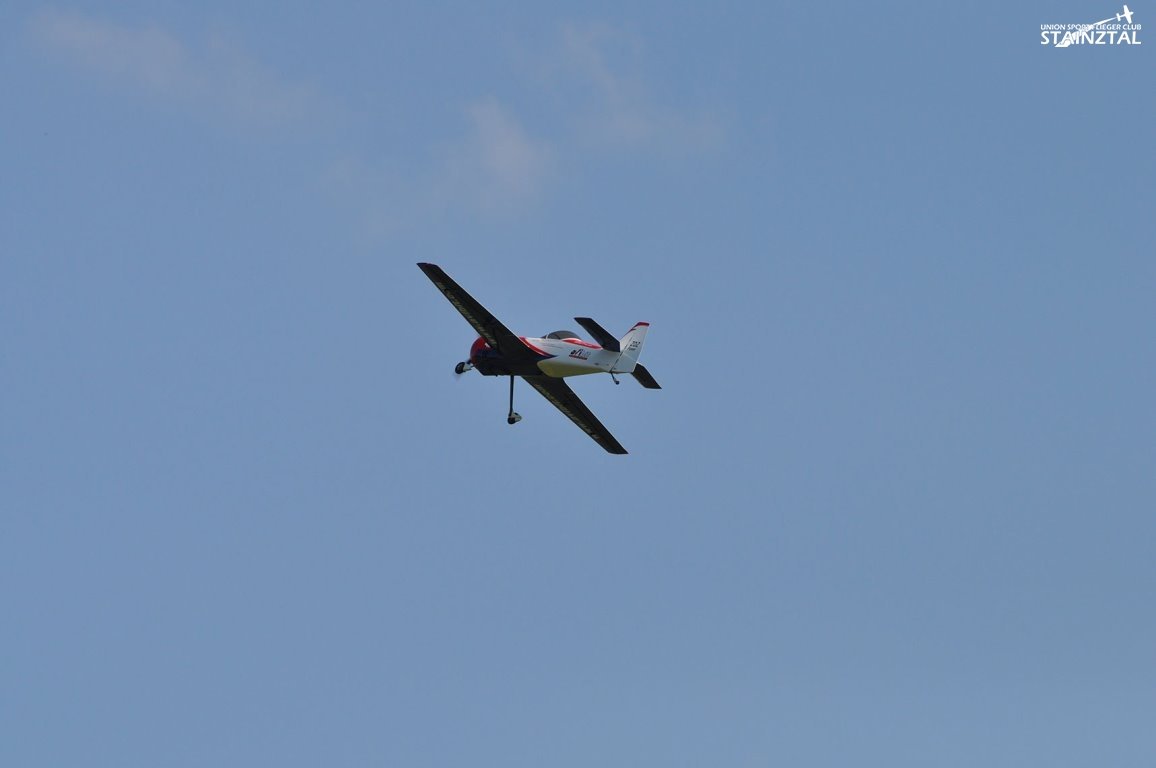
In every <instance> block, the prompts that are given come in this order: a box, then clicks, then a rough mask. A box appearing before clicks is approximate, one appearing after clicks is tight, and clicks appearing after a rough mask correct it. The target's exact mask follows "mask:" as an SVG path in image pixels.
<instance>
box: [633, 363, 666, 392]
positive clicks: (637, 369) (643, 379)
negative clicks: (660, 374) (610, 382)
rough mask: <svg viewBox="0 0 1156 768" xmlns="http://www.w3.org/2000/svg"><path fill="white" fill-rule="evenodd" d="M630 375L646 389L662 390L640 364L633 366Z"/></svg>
mask: <svg viewBox="0 0 1156 768" xmlns="http://www.w3.org/2000/svg"><path fill="white" fill-rule="evenodd" d="M632 373H633V374H634V378H636V379H638V383H639V384H641V385H642V386H644V387H646V388H647V389H662V387H660V386H658V382H657V381H655V380H654V377H653V376H651V375H650V371H648V370H646V368H645V367H644V366H643V365H642V363H638V364H637V365H635V366H634V371H632Z"/></svg>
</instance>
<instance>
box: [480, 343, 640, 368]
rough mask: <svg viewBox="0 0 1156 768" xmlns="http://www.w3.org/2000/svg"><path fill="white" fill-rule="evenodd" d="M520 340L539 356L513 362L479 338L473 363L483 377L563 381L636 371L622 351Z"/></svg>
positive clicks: (582, 345)
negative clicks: (531, 359)
mask: <svg viewBox="0 0 1156 768" xmlns="http://www.w3.org/2000/svg"><path fill="white" fill-rule="evenodd" d="M518 338H519V339H520V340H521V342H522V343H523V344H525V345H526V347H527V348H528V349H529V350H530V351H531V352H533V353H534V354H535V355H536V357H537V359H536V360H533V361H528V360H527V361H522V360H519V361H512V360H510V359H508V358H506V357H505V356H503V355H502V354H501V353H499V352H498V351H496V350H494V349H491V348H490V346H489V345H488V344H487V343H486V342H485V340H484V339H480V338H479V339H478V340H477V341H475V342H474V345H473V347H472V348H471V349H470V363H471V364H472V365H473V366H474V367H475V368H477V369H478V372H479V373H481V374H482V375H484V376H511V375H513V376H541V375H546V376H551V377H553V378H564V377H566V376H583V375H585V374H588V373H630V372H632V371H633V370H634V365H635V362H634V360H633V359H631V358H629V357H627V356H626V355H624V354H623V353H622V352H612V351H611V350H609V349H603V348H602V347H601V346H599V345H597V344H592V343H591V342H589V341H583V340H582V339H578V338H570V339H536V338H533V337H526V336H520V337H518ZM631 343H634V344H637V342H631ZM624 351H625V350H624ZM631 351H633V350H631Z"/></svg>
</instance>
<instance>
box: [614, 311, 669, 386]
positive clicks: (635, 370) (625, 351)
mask: <svg viewBox="0 0 1156 768" xmlns="http://www.w3.org/2000/svg"><path fill="white" fill-rule="evenodd" d="M648 330H650V323H635V324H634V327H633V328H631V329H630V330H629V331H627V333H626V335H625V336H623V337H622V338H621V339H619V340H618V345H619V347H620V348H621V349H622V354H621V355H619V357H618V362H616V363H615V364H614V370H615V373H630V374H633V375H634V378H636V379H638V383H639V384H641V385H642V386H644V387H646V388H647V389H662V387H660V386H658V382H657V381H655V380H654V377H653V376H651V375H650V371H648V370H646V368H644V367H643V366H642V365H641V364H640V363H639V362H638V356H639V355H641V354H642V344H643V343H644V342H645V341H646V332H647V331H648Z"/></svg>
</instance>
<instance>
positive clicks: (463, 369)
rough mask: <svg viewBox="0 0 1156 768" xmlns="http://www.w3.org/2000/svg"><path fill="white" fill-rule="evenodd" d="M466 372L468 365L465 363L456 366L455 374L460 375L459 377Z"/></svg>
mask: <svg viewBox="0 0 1156 768" xmlns="http://www.w3.org/2000/svg"><path fill="white" fill-rule="evenodd" d="M465 372H466V364H465V363H458V364H457V365H455V366H454V373H456V374H458V375H459V376H460V375H461V374H463V373H465Z"/></svg>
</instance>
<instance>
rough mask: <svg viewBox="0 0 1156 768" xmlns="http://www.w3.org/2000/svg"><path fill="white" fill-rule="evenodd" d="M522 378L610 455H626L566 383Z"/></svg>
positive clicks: (536, 378)
mask: <svg viewBox="0 0 1156 768" xmlns="http://www.w3.org/2000/svg"><path fill="white" fill-rule="evenodd" d="M522 378H524V379H525V380H526V381H527V382H528V383H529V384H530V386H531V387H533V388H534V389H536V390H538V391H539V392H540V393H541V394H542V397H544V398H546V399H547V400H549V401H550V403H551V404H552V405H553V406H554V407H555V408H557V409H558V410H559V411H561V412H562V413H564V414H566V417H567V418H568V419H570V421H572V422H574V423H575V424H577V425H578V426H579V427H581V428H582V431H583V432H585V433H586V434H588V435H590V437H592V438H594V442H596V443H598V444H599V445H601V446H602V447H603V448H605V449H606V451H607V452H608V453H617V454H623V453H626V449H625V448H623V447H622V444H621V443H619V442H618V441H617V440H615V439H614V435H612V434H610V430H608V429H607V428H606V427H604V426H602V422H600V421H599V420H598V419H597V418H596V417H595V416H594V414H593V413H592V412H591V411H590V409H589V408H587V407H586V404H585V403H583V402H582V401H581V400H579V399H578V395H576V394H574V390H572V389H570V387H568V386H567V385H566V382H564V381H562V380H561V379H552V378H550V377H548V376H523V377H522Z"/></svg>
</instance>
